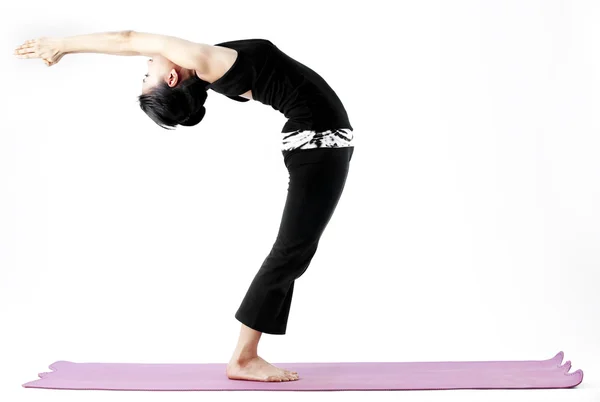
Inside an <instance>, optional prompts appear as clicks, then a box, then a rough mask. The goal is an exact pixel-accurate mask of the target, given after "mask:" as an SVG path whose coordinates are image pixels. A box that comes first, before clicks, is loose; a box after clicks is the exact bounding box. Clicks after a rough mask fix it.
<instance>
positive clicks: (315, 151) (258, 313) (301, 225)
mask: <svg viewBox="0 0 600 402" xmlns="http://www.w3.org/2000/svg"><path fill="white" fill-rule="evenodd" d="M353 152H354V146H351V147H334V148H311V149H292V150H289V151H282V154H283V157H284V163H285V165H286V167H287V169H288V172H289V183H288V190H287V199H286V202H285V207H284V209H283V216H282V218H281V224H280V226H279V233H278V234H277V238H276V240H275V243H274V244H273V247H272V249H271V252H270V253H269V255H268V256H267V258H266V259H265V260H264V262H263V264H262V266H261V267H260V269H259V271H258V273H257V274H256V276H255V277H254V279H253V280H252V283H251V284H250V287H249V289H248V291H247V292H246V295H245V297H244V299H243V301H242V303H241V305H240V307H239V309H238V310H237V312H236V313H235V318H236V319H237V320H238V321H240V322H241V323H243V324H244V325H246V326H248V327H250V328H252V329H254V330H256V331H260V332H264V333H268V334H273V335H283V334H285V331H286V327H287V321H288V316H289V313H290V306H291V303H292V294H293V292H294V282H295V280H296V279H298V278H299V277H300V276H301V275H302V274H303V273H304V272H305V271H306V269H307V268H308V265H309V264H310V261H311V259H312V258H313V256H314V255H315V252H316V251H317V246H318V244H319V239H320V237H321V234H322V233H323V231H324V230H325V227H326V226H327V224H328V223H329V220H330V219H331V216H332V215H333V211H334V210H335V208H336V206H337V204H338V201H339V199H340V196H341V194H342V191H343V190H344V185H345V183H346V177H347V175H348V169H349V165H350V160H351V159H352V154H353Z"/></svg>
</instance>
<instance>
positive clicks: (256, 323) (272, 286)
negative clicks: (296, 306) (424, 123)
mask: <svg viewBox="0 0 600 402" xmlns="http://www.w3.org/2000/svg"><path fill="white" fill-rule="evenodd" d="M70 53H104V54H112V55H121V56H147V57H149V58H150V59H149V60H148V73H147V74H146V77H145V79H144V80H143V83H142V94H141V95H140V96H139V101H140V106H141V108H142V110H143V111H144V112H145V113H146V114H147V115H148V116H149V117H150V118H151V119H152V120H153V121H154V122H155V123H156V124H158V125H160V126H161V127H163V128H167V129H168V128H170V127H175V126H177V125H183V126H193V125H196V124H198V123H199V122H200V121H201V120H202V119H203V117H204V114H205V111H206V109H205V107H204V102H205V100H206V98H207V91H208V89H212V90H213V91H215V92H218V93H220V94H222V95H225V96H227V97H229V98H230V99H233V100H236V101H239V102H247V101H249V100H255V101H258V102H261V103H263V104H265V105H269V106H271V107H273V108H274V109H275V110H278V111H280V112H281V113H283V114H284V116H285V117H286V118H287V121H286V123H285V125H284V126H283V129H282V131H281V152H282V154H283V161H284V163H285V166H286V168H287V170H288V172H289V183H288V190H287V198H286V202H285V206H284V209H283V215H282V219H281V224H280V226H279V232H278V234H277V237H276V239H275V242H274V244H273V247H272V249H271V251H270V253H269V254H268V256H267V257H266V259H265V260H264V262H263V264H262V266H261V268H260V269H259V271H258V273H257V274H256V276H255V277H254V279H253V281H252V283H251V284H250V287H249V289H248V291H247V293H246V295H245V297H244V299H243V301H242V302H241V305H240V307H239V309H238V310H237V312H236V314H235V318H236V319H237V320H239V321H240V322H241V323H242V328H241V331H240V336H239V340H238V344H237V346H236V348H235V351H234V353H233V356H232V358H231V360H230V361H229V364H228V365H227V371H226V375H227V376H228V377H229V378H231V379H236V380H250V381H290V380H297V379H298V378H299V377H298V373H297V372H291V371H288V370H285V369H283V368H278V367H275V366H273V365H271V364H269V363H267V362H266V361H265V360H264V359H262V358H261V357H259V356H258V343H259V340H260V337H261V335H262V333H263V332H264V333H267V334H279V335H282V334H285V332H286V326H287V320H288V315H289V312H290V306H291V302H292V293H293V290H294V282H295V280H296V279H298V278H299V277H300V276H301V275H302V274H303V273H304V272H305V271H306V269H307V267H308V265H309V264H310V261H311V259H312V258H313V256H314V254H315V252H316V250H317V246H318V244H319V239H320V237H321V235H322V233H323V231H324V230H325V227H326V226H327V224H328V222H329V220H330V218H331V216H332V215H333V212H334V210H335V208H336V206H337V204H338V200H339V199H340V196H341V194H342V191H343V189H344V185H345V183H346V177H347V175H348V169H349V164H350V160H351V159H352V154H353V151H354V146H353V143H352V140H353V128H352V126H351V125H350V122H349V120H348V115H347V113H346V110H345V109H344V106H343V105H342V102H341V101H340V99H339V98H338V97H337V95H336V94H335V92H334V91H333V90H332V89H331V87H330V86H329V85H328V84H327V83H326V82H325V81H324V80H323V78H322V77H321V76H319V75H318V74H317V73H316V72H314V71H313V70H311V69H310V68H308V67H306V66H305V65H303V64H301V63H299V62H298V61H296V60H294V59H292V58H291V57H289V56H287V55H286V54H285V53H283V52H282V51H281V50H280V49H279V48H278V47H277V46H275V45H274V44H273V43H271V42H270V41H268V40H265V39H244V40H236V41H231V42H223V43H219V44H216V45H208V44H203V43H195V42H190V41H187V40H184V39H180V38H176V37H172V36H165V35H157V34H151V33H142V32H136V31H130V30H129V31H122V32H105V33H95V34H88V35H78V36H71V37H64V38H48V37H43V38H39V39H33V40H28V41H26V42H25V43H24V44H23V45H21V46H19V47H18V48H17V49H16V50H15V54H16V55H17V57H19V58H40V59H42V60H43V61H44V62H45V63H46V65H47V66H53V65H55V64H56V63H58V62H59V61H60V60H61V59H62V57H63V56H64V55H66V54H70Z"/></svg>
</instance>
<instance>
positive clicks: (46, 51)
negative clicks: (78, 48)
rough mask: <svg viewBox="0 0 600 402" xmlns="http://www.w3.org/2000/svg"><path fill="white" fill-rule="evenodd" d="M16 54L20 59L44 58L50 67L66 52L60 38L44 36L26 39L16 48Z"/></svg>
mask: <svg viewBox="0 0 600 402" xmlns="http://www.w3.org/2000/svg"><path fill="white" fill-rule="evenodd" d="M14 54H15V55H16V56H17V57H18V58H20V59H34V58H39V59H42V60H44V63H46V65H47V66H48V67H50V66H53V65H55V64H56V63H58V62H59V61H60V59H62V57H63V56H64V55H65V54H66V53H65V52H63V51H62V41H61V40H60V39H57V38H47V37H42V38H38V39H31V40H28V41H25V43H23V44H22V45H21V46H19V47H18V48H16V49H15V53H14Z"/></svg>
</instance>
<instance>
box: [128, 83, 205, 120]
mask: <svg viewBox="0 0 600 402" xmlns="http://www.w3.org/2000/svg"><path fill="white" fill-rule="evenodd" d="M207 85H208V82H206V81H203V80H201V79H200V78H198V77H197V76H196V75H194V76H192V77H190V78H188V79H186V80H184V81H182V82H181V83H179V84H178V85H177V86H175V87H172V88H171V87H170V86H169V84H167V83H166V82H161V83H160V84H159V85H158V86H156V87H155V88H153V89H151V90H150V92H148V93H147V94H142V95H140V96H139V97H138V100H139V101H140V107H141V108H142V110H143V111H144V112H145V113H146V114H147V115H148V116H149V117H150V118H151V119H152V120H153V121H154V122H155V123H156V124H158V125H159V126H161V127H162V128H165V129H167V130H172V129H171V128H169V127H175V126H177V125H178V124H179V125H182V126H195V125H196V124H198V123H200V122H201V121H202V119H203V118H204V114H205V113H206V108H205V107H204V102H205V101H206V98H207V96H208V93H207V89H206V86H207Z"/></svg>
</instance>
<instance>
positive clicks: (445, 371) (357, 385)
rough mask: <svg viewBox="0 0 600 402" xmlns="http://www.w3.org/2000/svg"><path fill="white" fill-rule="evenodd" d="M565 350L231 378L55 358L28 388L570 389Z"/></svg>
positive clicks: (190, 367)
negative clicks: (540, 356) (265, 378)
mask: <svg viewBox="0 0 600 402" xmlns="http://www.w3.org/2000/svg"><path fill="white" fill-rule="evenodd" d="M563 357H564V353H563V352H559V353H558V354H557V355H556V356H554V357H553V358H552V359H548V360H528V361H490V362H484V361H471V362H414V363H404V362H385V363H376V362H375V363H274V365H275V366H278V367H281V368H284V369H287V370H291V371H297V372H298V375H299V377H300V378H299V380H296V381H289V382H258V381H244V380H230V379H228V378H227V376H226V374H225V368H226V366H227V365H226V364H225V363H209V364H191V363H185V364H137V363H73V362H68V361H57V362H56V363H53V364H52V365H50V369H51V370H53V371H52V372H49V373H40V374H39V377H40V379H39V380H35V381H31V382H28V383H26V384H23V387H26V388H51V389H96V390H140V391H141V390H144V391H222V390H223V391H225V390H226V391H254V390H256V391H342V390H346V391H348V390H352V391H356V390H365V391H370V390H424V389H500V388H513V389H514V388H570V387H575V386H577V385H579V384H580V383H581V381H582V380H583V372H582V371H581V370H576V371H574V372H572V373H569V369H570V368H571V362H570V361H566V362H565V364H564V365H561V362H562V360H563Z"/></svg>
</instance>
